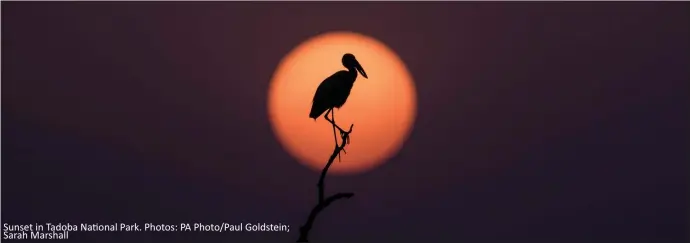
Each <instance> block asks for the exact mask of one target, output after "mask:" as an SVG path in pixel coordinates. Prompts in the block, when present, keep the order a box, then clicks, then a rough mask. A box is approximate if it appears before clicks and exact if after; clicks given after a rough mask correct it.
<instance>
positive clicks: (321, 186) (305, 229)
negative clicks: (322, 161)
mask: <svg viewBox="0 0 690 243" xmlns="http://www.w3.org/2000/svg"><path fill="white" fill-rule="evenodd" d="M353 126H354V124H352V125H350V129H348V130H347V131H345V130H343V129H341V128H340V127H338V130H340V137H341V139H342V142H341V143H340V146H338V147H336V148H335V150H333V154H331V157H330V158H329V159H328V163H326V166H325V167H324V168H323V170H322V171H321V176H320V177H319V183H318V184H317V185H316V186H317V187H318V190H319V200H318V203H317V204H316V206H315V207H314V208H313V209H312V210H311V213H309V218H307V222H306V223H305V224H304V226H302V227H300V229H299V238H298V239H297V242H309V239H308V237H309V231H310V230H311V228H312V226H313V225H314V221H315V220H316V216H318V214H319V213H320V212H321V211H322V210H324V209H325V208H326V207H328V206H329V205H331V203H333V202H335V201H336V200H338V199H343V198H351V197H353V196H354V195H355V194H354V193H337V194H335V195H332V196H330V197H328V198H324V191H325V190H326V189H325V187H326V186H325V180H326V174H328V169H329V168H330V167H331V164H333V161H335V158H336V157H338V156H339V155H340V152H341V151H343V150H344V149H345V146H346V145H347V144H350V133H351V132H352V127H353Z"/></svg>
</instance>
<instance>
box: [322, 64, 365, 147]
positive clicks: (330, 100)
mask: <svg viewBox="0 0 690 243" xmlns="http://www.w3.org/2000/svg"><path fill="white" fill-rule="evenodd" d="M342 64H343V66H344V67H345V68H346V69H347V71H346V70H340V71H338V72H336V73H334V74H333V75H331V76H330V77H328V78H326V79H324V80H323V81H322V82H321V84H319V87H318V88H316V93H315V94H314V99H313V100H312V106H311V111H310V112H309V118H312V119H314V121H316V119H317V118H318V117H319V116H321V114H323V113H324V112H326V114H325V115H324V116H323V117H324V118H325V119H326V120H327V121H328V122H330V123H331V124H332V125H333V137H334V139H335V146H336V147H338V138H337V136H336V133H335V129H336V128H338V130H340V132H341V134H342V133H344V130H343V129H342V128H340V127H339V126H338V125H337V124H336V123H335V112H334V110H333V108H338V109H340V107H342V106H343V105H344V104H345V102H346V101H347V98H348V96H350V92H351V91H352V86H353V85H354V83H355V80H357V73H358V72H359V73H360V74H362V76H363V77H364V78H366V79H369V77H367V73H366V72H365V71H364V68H362V65H360V64H359V61H357V59H356V58H355V55H353V54H351V53H345V54H344V55H343V58H342ZM329 113H330V114H331V117H330V118H329V117H328V114H329Z"/></svg>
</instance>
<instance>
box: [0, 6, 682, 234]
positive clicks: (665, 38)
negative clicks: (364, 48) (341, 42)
mask: <svg viewBox="0 0 690 243" xmlns="http://www.w3.org/2000/svg"><path fill="white" fill-rule="evenodd" d="M688 7H689V5H688V4H687V3H671V2H663V3H641V2H636V3H632V2H631V3H622V2H620V3H555V2H553V3H469V2H467V3H464V2H455V3H449V2H448V3H426V4H423V3H411V2H409V3H408V2H406V3H367V4H364V3H287V2H286V3H264V2H254V3H250V2H242V3H240V2H237V3H232V2H205V3H183V2H167V3H163V2H156V3H153V2H150V3H136V2H119V3H100V2H99V3H96V2H93V3H86V2H72V3H67V2H62V3H38V2H23V3H20V2H10V3H8V2H3V3H2V71H3V72H2V82H3V83H2V84H3V87H2V88H3V90H2V118H3V119H2V128H3V138H2V141H3V143H2V192H3V193H2V199H3V202H2V220H3V222H14V223H21V222H26V223H32V222H70V223H82V222H83V223H94V222H101V223H108V222H112V221H120V222H139V223H144V222H152V223H176V224H177V223H181V222H202V223H211V222H221V221H226V222H230V223H239V222H265V223H278V222H281V223H284V224H289V225H291V227H292V229H293V230H292V231H291V232H290V233H287V234H286V233H248V232H245V233H228V234H210V233H206V234H194V233H177V234H175V233H168V234H165V233H137V234H134V233H120V234H108V233H93V234H88V233H74V234H72V235H70V238H71V239H73V240H74V242H96V241H98V242H108V239H112V241H110V242H140V241H141V242H144V241H146V242H151V241H152V240H155V241H158V242H206V241H207V240H208V241H211V240H214V241H212V242H228V240H230V241H232V240H235V239H237V240H240V239H243V240H246V241H249V240H251V241H252V242H291V241H294V239H296V237H297V228H298V227H299V225H301V224H302V223H303V222H304V221H305V219H306V217H307V213H308V211H309V210H311V207H312V206H314V203H315V198H316V187H315V183H316V181H317V179H318V174H317V173H315V172H314V171H311V170H309V169H307V168H306V167H304V166H302V165H300V164H299V163H297V162H296V161H294V159H293V158H292V157H290V156H289V155H288V154H287V153H286V152H285V151H284V150H283V149H282V147H281V146H280V144H279V143H278V142H277V141H276V140H275V137H274V135H273V133H272V131H271V127H270V123H269V121H268V118H267V112H266V106H267V104H266V102H267V100H266V94H267V90H268V82H269V79H270V77H271V75H272V72H273V70H274V68H275V67H276V66H277V64H278V62H279V60H280V59H281V58H282V57H283V56H284V55H285V54H287V53H288V52H289V51H290V49H291V48H293V47H294V46H295V45H297V44H299V43H300V42H301V41H303V40H305V39H306V38H309V37H311V36H314V35H316V34H319V33H324V32H327V31H331V30H350V31H356V32H359V33H362V34H366V35H369V36H372V37H375V38H377V39H379V40H381V41H383V42H384V43H386V44H388V45H389V46H390V47H391V48H392V49H394V50H395V51H397V53H398V54H399V55H400V57H401V58H402V59H403V60H404V61H405V62H406V64H407V65H408V68H409V70H410V71H411V72H412V75H413V76H414V77H415V80H416V85H417V89H418V90H417V92H418V116H417V120H416V124H415V127H414V130H413V131H412V133H411V135H410V138H409V140H408V141H407V142H406V143H405V144H404V147H403V148H402V150H401V151H400V153H399V154H398V155H397V156H395V157H394V158H393V159H391V160H390V161H389V162H387V163H386V164H385V165H383V166H381V167H380V168H378V169H376V170H374V171H371V172H369V173H366V174H361V175H357V176H348V177H331V178H329V184H328V185H329V188H328V190H329V192H336V191H352V192H355V193H356V194H357V195H356V197H354V198H352V199H350V200H347V201H339V202H337V203H335V204H334V205H332V206H331V207H329V208H328V209H326V211H325V212H324V213H322V214H321V215H320V216H319V218H318V219H317V222H316V225H315V228H314V229H313V232H312V239H313V240H320V241H319V242H369V241H382V240H396V239H397V240H415V241H416V242H431V241H434V240H442V239H449V240H469V241H471V242H564V241H569V242H638V241H640V242H670V243H675V242H687V240H688V238H687V237H688V235H689V233H688V228H690V227H689V225H688V221H687V216H688V213H689V212H688V209H687V205H690V202H688V197H687V191H688V186H687V181H688V177H687V171H688V163H687V159H688V156H687V148H688V145H689V143H688V137H687V134H688V126H687V124H690V121H688V106H687V105H688V90H690V87H688V86H689V85H688V84H689V82H688V74H689V73H688V69H687V68H688V67H689V66H690V58H689V57H688V54H687V53H690V45H688V43H690V25H688V23H690V14H689V13H688V9H690V8H688ZM370 75H373V74H370ZM344 109H345V108H344ZM305 114H306V113H305ZM305 119H308V118H307V117H306V116H305Z"/></svg>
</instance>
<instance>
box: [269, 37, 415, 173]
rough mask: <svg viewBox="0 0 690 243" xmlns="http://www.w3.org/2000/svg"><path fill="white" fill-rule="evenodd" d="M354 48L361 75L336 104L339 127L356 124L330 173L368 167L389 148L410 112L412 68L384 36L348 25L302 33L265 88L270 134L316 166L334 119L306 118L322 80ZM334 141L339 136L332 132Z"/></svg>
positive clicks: (324, 155)
mask: <svg viewBox="0 0 690 243" xmlns="http://www.w3.org/2000/svg"><path fill="white" fill-rule="evenodd" d="M345 53H352V54H354V55H355V57H356V58H357V60H358V61H359V62H360V64H361V65H362V67H363V68H364V70H365V71H366V73H367V75H368V76H369V78H368V79H365V78H364V77H362V76H361V75H359V76H358V77H357V80H356V81H355V84H354V86H353V88H352V91H351V93H350V96H349V98H348V100H347V102H346V103H345V105H343V107H342V108H341V109H335V121H336V122H337V123H338V125H339V126H340V127H343V128H347V127H349V125H350V124H354V129H353V132H352V134H350V136H351V144H349V145H347V147H346V150H347V154H341V162H340V163H339V162H338V161H337V159H336V161H335V162H334V163H333V165H332V166H331V168H330V169H329V173H332V174H354V173H360V172H364V171H368V170H371V169H373V168H376V167H378V166H379V165H381V164H382V163H384V162H385V161H386V160H387V159H389V158H390V157H391V156H393V155H395V154H396V153H397V152H398V151H399V150H400V148H401V147H402V145H403V143H404V141H405V139H406V138H407V136H408V135H409V133H410V130H411V128H412V126H413V123H414V119H415V116H416V105H417V104H416V102H417V100H416V99H417V97H416V91H415V86H414V83H413V80H412V75H411V74H410V72H409V71H408V70H407V68H406V66H405V64H404V63H403V61H402V60H401V59H400V57H398V56H397V54H396V53H395V52H394V51H393V50H391V49H390V48H388V47H387V46H386V45H385V44H383V43H382V42H380V41H378V40H376V39H374V38H372V37H368V36H365V35H361V34H358V33H353V32H331V33H326V34H322V35H318V36H316V37H313V38H311V39H308V40H306V41H304V42H303V43H301V44H300V45H298V46H297V47H295V48H294V49H293V50H292V51H291V52H290V53H288V54H287V55H286V56H285V57H284V58H283V60H281V62H280V64H279V65H278V68H277V69H276V70H275V72H274V74H273V78H272V80H271V84H270V88H269V92H268V113H269V119H270V120H271V125H272V128H273V131H274V133H275V134H276V137H277V138H278V140H279V141H280V143H281V145H282V146H283V147H284V148H285V150H286V151H287V152H288V153H289V154H290V155H292V156H293V157H295V158H296V159H297V160H298V161H299V162H300V163H301V164H303V165H305V166H307V167H309V168H311V169H314V170H317V171H321V170H322V169H323V167H324V166H325V165H326V163H327V162H328V161H327V160H328V158H329V157H330V155H331V154H332V153H333V150H334V148H335V141H334V138H333V129H332V126H331V125H330V124H329V123H328V122H327V121H326V120H325V119H323V114H322V115H321V117H319V118H318V119H317V120H316V121H314V120H313V119H310V118H309V117H308V114H309V110H310V108H311V105H312V99H313V97H314V93H315V92H316V88H317V87H318V86H319V84H320V83H321V81H323V80H324V79H325V78H327V77H329V76H330V75H332V74H333V73H335V72H337V71H340V70H344V69H345V68H344V67H343V66H342V64H341V58H342V55H343V54H345ZM338 140H339V141H338V142H339V143H340V139H338Z"/></svg>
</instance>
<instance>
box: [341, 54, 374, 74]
mask: <svg viewBox="0 0 690 243" xmlns="http://www.w3.org/2000/svg"><path fill="white" fill-rule="evenodd" d="M343 66H345V68H347V69H356V70H357V71H358V72H359V73H360V74H362V76H364V78H367V79H368V78H369V77H367V72H365V71H364V68H362V65H359V62H358V61H357V59H355V55H352V54H350V53H346V54H345V55H343Z"/></svg>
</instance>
